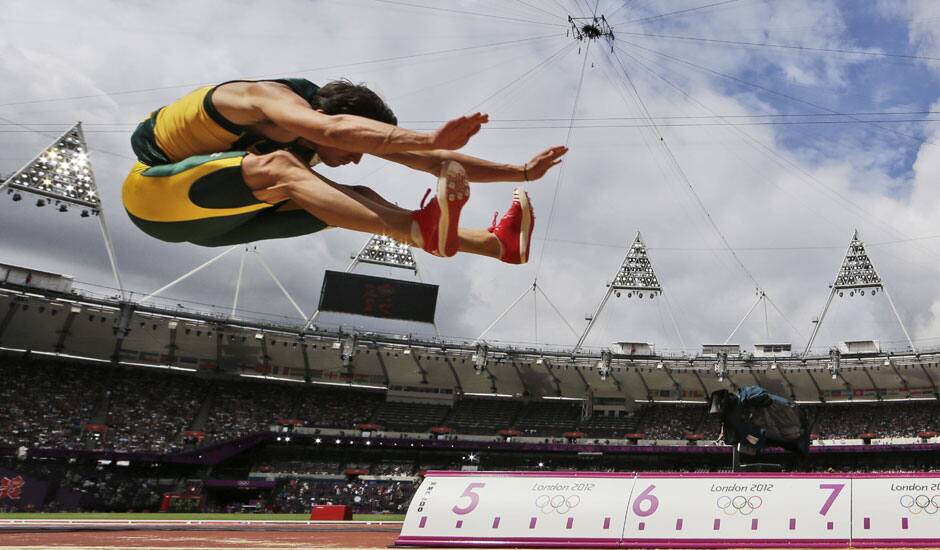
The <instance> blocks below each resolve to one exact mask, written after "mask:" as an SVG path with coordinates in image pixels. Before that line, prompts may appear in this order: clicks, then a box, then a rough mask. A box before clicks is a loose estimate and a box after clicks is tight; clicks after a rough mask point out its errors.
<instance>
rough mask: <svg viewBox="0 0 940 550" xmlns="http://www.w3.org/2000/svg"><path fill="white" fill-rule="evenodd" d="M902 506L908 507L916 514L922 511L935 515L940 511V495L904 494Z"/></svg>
mask: <svg viewBox="0 0 940 550" xmlns="http://www.w3.org/2000/svg"><path fill="white" fill-rule="evenodd" d="M901 506H902V507H903V508H907V509H908V510H909V511H910V512H911V513H912V514H914V515H917V514H920V513H921V512H923V513H925V514H929V515H933V514H936V513H937V512H938V511H940V495H934V496H933V497H928V496H927V495H916V496H911V495H904V496H902V497H901Z"/></svg>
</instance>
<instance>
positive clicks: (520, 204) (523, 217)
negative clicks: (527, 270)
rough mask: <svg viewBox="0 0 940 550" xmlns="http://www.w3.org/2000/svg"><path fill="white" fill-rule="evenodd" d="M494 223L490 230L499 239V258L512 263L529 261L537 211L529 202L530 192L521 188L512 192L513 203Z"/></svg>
mask: <svg viewBox="0 0 940 550" xmlns="http://www.w3.org/2000/svg"><path fill="white" fill-rule="evenodd" d="M497 215H499V212H497V213H496V214H493V225H492V226H490V228H489V232H490V233H492V234H494V235H496V238H497V239H499V248H500V256H499V259H500V260H502V261H504V262H506V263H510V264H524V263H526V262H528V261H529V244H530V243H531V242H532V229H533V228H534V227H535V211H534V210H533V209H532V204H531V203H530V202H529V194H528V193H526V192H525V191H523V190H522V189H520V188H518V187H517V188H516V189H514V190H513V192H512V205H511V206H510V207H509V210H507V211H506V214H505V215H503V219H501V220H499V223H498V224H497V223H496V216H497Z"/></svg>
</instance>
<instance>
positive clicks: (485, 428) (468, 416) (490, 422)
mask: <svg viewBox="0 0 940 550" xmlns="http://www.w3.org/2000/svg"><path fill="white" fill-rule="evenodd" d="M521 409H522V403H520V402H518V401H514V400H509V399H461V400H459V401H457V402H456V403H454V407H453V409H451V412H450V415H449V416H448V417H447V420H446V421H445V422H444V425H446V426H449V427H451V428H454V429H455V430H457V432H458V433H463V434H479V435H492V434H493V433H494V428H495V429H497V430H498V429H500V428H508V427H511V426H512V425H513V423H514V421H515V419H516V417H517V416H519V411H520V410H521Z"/></svg>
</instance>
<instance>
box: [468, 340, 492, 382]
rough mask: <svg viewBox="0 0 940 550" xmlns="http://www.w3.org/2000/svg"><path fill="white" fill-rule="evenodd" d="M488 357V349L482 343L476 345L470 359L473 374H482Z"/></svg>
mask: <svg viewBox="0 0 940 550" xmlns="http://www.w3.org/2000/svg"><path fill="white" fill-rule="evenodd" d="M488 355H489V347H488V346H487V345H486V344H485V343H483V342H480V343H478V344H477V349H476V352H475V353H474V354H473V356H472V357H471V359H472V360H473V372H475V373H476V374H482V373H483V371H484V370H486V363H487V359H488Z"/></svg>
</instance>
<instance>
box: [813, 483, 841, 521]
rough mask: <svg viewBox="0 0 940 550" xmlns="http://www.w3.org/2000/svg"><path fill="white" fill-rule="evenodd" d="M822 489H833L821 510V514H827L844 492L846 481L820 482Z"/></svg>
mask: <svg viewBox="0 0 940 550" xmlns="http://www.w3.org/2000/svg"><path fill="white" fill-rule="evenodd" d="M819 488H820V489H828V490H830V491H832V492H831V493H829V497H828V498H827V499H826V502H824V503H823V506H822V508H821V509H820V510H819V515H821V516H825V515H826V514H827V513H829V509H830V508H832V504H833V503H834V502H835V501H836V499H837V498H839V495H840V494H841V493H842V489H845V483H820V484H819Z"/></svg>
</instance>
